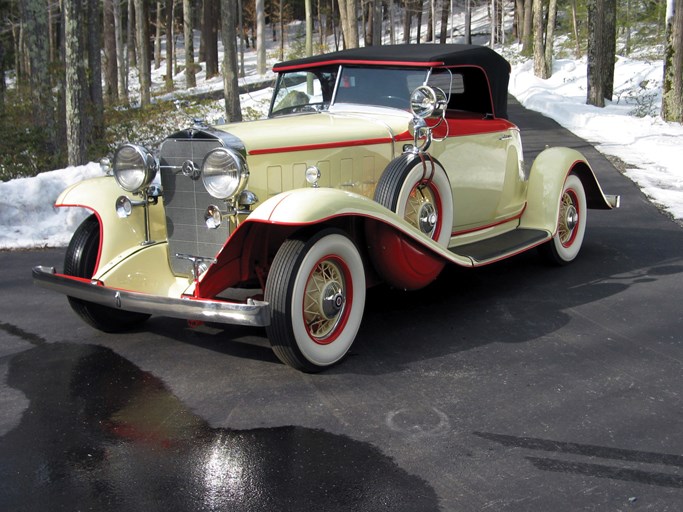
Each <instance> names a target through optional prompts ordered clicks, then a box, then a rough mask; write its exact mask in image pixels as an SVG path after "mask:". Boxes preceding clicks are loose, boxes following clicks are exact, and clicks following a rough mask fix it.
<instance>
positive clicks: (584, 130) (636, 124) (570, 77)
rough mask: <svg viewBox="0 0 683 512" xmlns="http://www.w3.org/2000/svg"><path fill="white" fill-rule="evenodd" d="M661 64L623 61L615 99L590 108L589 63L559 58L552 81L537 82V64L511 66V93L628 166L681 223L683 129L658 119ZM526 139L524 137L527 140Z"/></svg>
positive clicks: (617, 74) (619, 65)
mask: <svg viewBox="0 0 683 512" xmlns="http://www.w3.org/2000/svg"><path fill="white" fill-rule="evenodd" d="M662 75H663V68H662V62H661V61H658V62H649V61H638V60H631V59H627V58H624V57H619V59H618V62H617V64H616V67H615V78H614V96H613V101H611V102H608V104H607V105H606V106H605V108H598V107H594V106H591V105H587V104H586V87H587V86H586V83H587V80H586V59H585V58H583V59H580V60H578V61H575V60H566V59H558V60H557V61H555V63H554V65H553V75H552V77H550V78H549V79H548V80H541V79H539V78H536V77H535V76H534V74H533V63H532V62H524V63H522V64H519V65H516V66H513V69H512V76H511V77H510V88H509V90H510V92H511V93H512V94H513V95H514V96H515V97H516V98H517V99H518V100H519V102H520V103H522V104H523V105H524V106H525V107H527V108H529V109H531V110H536V111H538V112H541V113H542V114H544V115H546V116H548V117H550V118H552V119H554V120H555V121H557V122H558V123H559V124H561V125H562V126H564V127H565V128H567V129H569V130H570V131H572V132H573V133H575V134H576V135H578V136H579V137H582V138H584V139H586V140H588V141H589V142H591V143H592V144H593V145H595V146H596V148H597V149H598V150H599V151H600V152H602V153H604V154H607V155H612V156H616V157H618V158H619V159H621V160H622V161H623V162H625V163H626V169H625V174H626V175H627V176H628V177H629V178H630V179H632V180H633V181H635V182H636V183H637V184H638V185H639V186H640V188H641V189H642V190H643V192H644V193H645V194H646V195H647V196H648V197H650V198H651V199H652V201H653V202H654V203H655V204H657V205H658V206H659V207H660V208H662V209H664V210H665V211H667V212H668V213H670V214H671V215H672V216H673V217H674V218H675V219H676V220H678V221H679V222H681V221H683V166H682V165H681V162H683V125H681V124H678V123H668V122H665V121H663V120H662V118H661V117H660V116H659V115H658V114H659V110H660V106H661V82H662ZM523 138H524V137H522V139H523Z"/></svg>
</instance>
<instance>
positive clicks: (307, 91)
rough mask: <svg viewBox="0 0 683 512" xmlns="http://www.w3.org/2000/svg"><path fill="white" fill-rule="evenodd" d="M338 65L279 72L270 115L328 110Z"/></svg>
mask: <svg viewBox="0 0 683 512" xmlns="http://www.w3.org/2000/svg"><path fill="white" fill-rule="evenodd" d="M338 71H339V67H338V66H333V67H329V68H316V69H311V70H300V71H289V72H286V73H280V75H279V76H278V79H277V84H276V86H275V94H274V95H273V102H272V105H271V111H270V115H271V116H279V115H283V114H292V113H296V112H318V111H320V110H327V108H328V107H329V106H330V102H331V101H332V92H333V91H334V83H335V81H336V80H337V72H338Z"/></svg>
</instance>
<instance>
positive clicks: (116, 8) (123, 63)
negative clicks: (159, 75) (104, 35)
mask: <svg viewBox="0 0 683 512" xmlns="http://www.w3.org/2000/svg"><path fill="white" fill-rule="evenodd" d="M112 7H113V12H114V38H115V39H116V61H117V65H118V68H119V99H125V101H126V103H127V102H128V62H127V60H126V48H125V45H124V44H123V17H122V16H121V2H120V1H119V0H114V2H113V4H112Z"/></svg>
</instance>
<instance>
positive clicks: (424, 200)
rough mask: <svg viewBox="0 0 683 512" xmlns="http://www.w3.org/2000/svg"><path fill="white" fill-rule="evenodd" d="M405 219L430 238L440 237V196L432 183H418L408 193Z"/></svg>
mask: <svg viewBox="0 0 683 512" xmlns="http://www.w3.org/2000/svg"><path fill="white" fill-rule="evenodd" d="M404 219H405V220H406V221H407V222H409V223H410V224H411V225H413V226H415V227H416V228H417V229H419V230H420V231H421V232H422V233H424V234H425V235H427V236H429V237H430V238H436V237H438V232H437V227H438V225H439V196H438V194H437V193H436V192H435V191H434V190H433V189H432V187H431V186H430V185H428V184H427V185H423V184H419V185H416V186H415V187H414V188H413V189H412V190H411V191H410V194H409V195H408V200H407V202H406V206H405V215H404Z"/></svg>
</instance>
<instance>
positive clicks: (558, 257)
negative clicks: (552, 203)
mask: <svg viewBox="0 0 683 512" xmlns="http://www.w3.org/2000/svg"><path fill="white" fill-rule="evenodd" d="M586 214H587V207H586V192H585V191H584V188H583V184H582V183H581V180H580V179H579V177H578V176H576V175H575V174H570V175H569V176H567V179H566V180H565V182H564V187H563V189H562V196H561V198H560V212H559V215H558V219H557V232H556V233H555V236H554V237H553V238H552V240H550V241H549V242H547V243H545V244H543V245H542V246H540V247H539V250H540V252H541V254H542V255H543V257H544V258H545V259H546V260H547V261H549V262H550V263H553V264H556V265H566V264H567V263H570V262H571V261H573V260H574V259H575V258H576V257H577V256H578V254H579V251H580V250H581V245H582V243H583V237H584V234H585V233H586Z"/></svg>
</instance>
